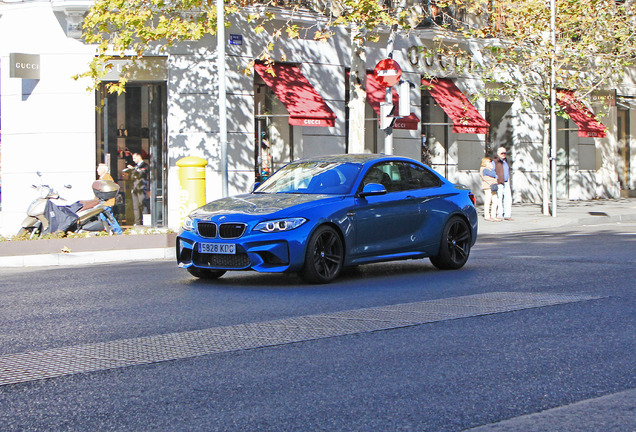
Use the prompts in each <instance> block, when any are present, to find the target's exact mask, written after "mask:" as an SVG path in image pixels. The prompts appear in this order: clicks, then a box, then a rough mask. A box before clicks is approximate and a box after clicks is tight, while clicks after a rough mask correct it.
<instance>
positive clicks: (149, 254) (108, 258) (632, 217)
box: [0, 198, 636, 268]
mask: <svg viewBox="0 0 636 432" xmlns="http://www.w3.org/2000/svg"><path fill="white" fill-rule="evenodd" d="M478 211H479V214H480V217H479V231H478V234H479V235H480V236H488V235H505V234H511V233H519V232H527V231H541V230H550V229H553V228H559V227H568V226H570V227H574V226H583V225H598V224H605V223H617V222H626V223H627V222H632V223H634V222H636V198H620V199H615V200H593V201H562V202H558V203H557V217H552V216H544V215H542V214H541V206H540V205H537V204H517V205H513V207H512V217H513V220H512V221H503V222H488V221H486V220H484V218H483V208H482V206H479V207H478ZM175 238H176V234H175V233H170V234H139V235H121V236H112V237H92V238H72V239H55V240H30V241H7V242H0V268H1V267H37V266H57V265H87V264H93V263H98V262H122V261H123V262H126V261H146V260H156V259H169V260H174V259H175ZM478 241H479V240H478Z"/></svg>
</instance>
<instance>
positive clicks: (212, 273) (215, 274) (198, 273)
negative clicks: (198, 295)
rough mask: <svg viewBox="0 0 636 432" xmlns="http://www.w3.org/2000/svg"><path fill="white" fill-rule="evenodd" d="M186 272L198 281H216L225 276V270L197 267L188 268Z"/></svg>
mask: <svg viewBox="0 0 636 432" xmlns="http://www.w3.org/2000/svg"><path fill="white" fill-rule="evenodd" d="M186 270H188V272H189V273H190V274H191V275H192V276H194V277H198V278H199V279H218V278H220V277H221V276H223V275H224V274H225V270H210V269H202V268H198V267H188V268H187V269H186Z"/></svg>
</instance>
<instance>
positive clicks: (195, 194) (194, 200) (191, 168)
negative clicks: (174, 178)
mask: <svg viewBox="0 0 636 432" xmlns="http://www.w3.org/2000/svg"><path fill="white" fill-rule="evenodd" d="M207 164H208V161H206V160H205V159H201V158H200V157H196V156H187V157H184V158H182V159H179V160H178V161H177V166H178V167H179V185H180V186H181V191H180V196H179V218H180V219H181V220H183V219H184V218H185V217H186V216H187V215H188V213H190V212H191V211H192V210H194V209H196V208H198V207H201V206H202V205H204V204H205V203H206V195H205V167H206V165H207Z"/></svg>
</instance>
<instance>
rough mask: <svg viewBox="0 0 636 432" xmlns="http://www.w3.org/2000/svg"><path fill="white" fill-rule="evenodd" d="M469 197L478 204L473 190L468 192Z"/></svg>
mask: <svg viewBox="0 0 636 432" xmlns="http://www.w3.org/2000/svg"><path fill="white" fill-rule="evenodd" d="M468 198H470V200H471V201H472V202H473V205H477V203H475V195H474V194H473V193H472V192H468Z"/></svg>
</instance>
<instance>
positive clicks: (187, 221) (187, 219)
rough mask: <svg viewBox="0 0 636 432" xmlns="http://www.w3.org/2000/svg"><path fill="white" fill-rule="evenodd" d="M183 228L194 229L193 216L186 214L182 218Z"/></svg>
mask: <svg viewBox="0 0 636 432" xmlns="http://www.w3.org/2000/svg"><path fill="white" fill-rule="evenodd" d="M183 229H184V230H186V231H194V218H192V217H191V216H189V215H188V216H186V217H185V219H184V220H183Z"/></svg>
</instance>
